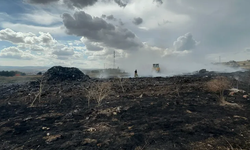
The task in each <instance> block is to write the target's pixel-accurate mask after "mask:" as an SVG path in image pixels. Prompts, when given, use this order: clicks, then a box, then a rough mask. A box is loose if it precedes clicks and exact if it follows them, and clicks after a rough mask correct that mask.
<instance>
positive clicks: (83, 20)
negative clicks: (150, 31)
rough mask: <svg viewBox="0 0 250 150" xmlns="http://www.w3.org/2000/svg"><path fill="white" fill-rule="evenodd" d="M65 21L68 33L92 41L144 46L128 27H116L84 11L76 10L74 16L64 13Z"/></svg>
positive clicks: (129, 46) (131, 46) (126, 45)
mask: <svg viewBox="0 0 250 150" xmlns="http://www.w3.org/2000/svg"><path fill="white" fill-rule="evenodd" d="M63 23H64V26H65V27H66V33H67V34H70V35H76V36H83V37H85V38H87V39H88V40H90V41H91V42H99V43H101V44H103V45H105V46H109V47H113V48H118V49H136V48H138V47H140V46H142V43H141V42H140V41H139V39H138V38H137V37H136V36H135V34H134V33H132V32H131V31H129V30H128V29H126V28H121V27H115V26H114V25H112V24H109V23H107V22H106V21H105V20H103V19H101V18H98V17H92V16H90V15H89V14H86V13H85V12H84V11H80V12H76V13H75V14H74V15H73V16H71V15H70V14H68V13H64V14H63Z"/></svg>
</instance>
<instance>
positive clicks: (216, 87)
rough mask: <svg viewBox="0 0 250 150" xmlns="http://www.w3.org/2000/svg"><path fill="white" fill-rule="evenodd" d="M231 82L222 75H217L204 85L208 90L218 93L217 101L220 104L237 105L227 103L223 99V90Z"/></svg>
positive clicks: (229, 86)
mask: <svg viewBox="0 0 250 150" xmlns="http://www.w3.org/2000/svg"><path fill="white" fill-rule="evenodd" d="M231 86H232V84H231V83H230V81H229V80H228V79H227V78H226V77H224V76H219V77H217V78H215V79H212V80H211V81H209V82H207V84H206V87H207V89H208V90H209V91H210V92H213V93H216V94H218V99H219V103H220V105H222V106H225V105H229V106H233V107H239V105H238V104H235V103H229V102H227V101H226V100H225V96H224V91H225V90H226V89H229V88H231Z"/></svg>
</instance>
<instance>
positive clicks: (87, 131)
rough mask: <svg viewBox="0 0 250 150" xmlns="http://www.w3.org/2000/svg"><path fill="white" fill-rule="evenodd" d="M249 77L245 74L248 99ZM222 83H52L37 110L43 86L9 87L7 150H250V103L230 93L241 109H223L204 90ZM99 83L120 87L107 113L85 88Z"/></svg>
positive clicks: (0, 136)
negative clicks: (39, 94) (206, 87)
mask: <svg viewBox="0 0 250 150" xmlns="http://www.w3.org/2000/svg"><path fill="white" fill-rule="evenodd" d="M246 74H248V73H237V75H239V76H240V79H241V81H240V82H239V88H240V89H243V90H245V91H247V92H248V81H247V78H243V77H241V76H245V75H246ZM223 75H226V76H227V77H229V78H232V77H233V76H234V74H223ZM215 76H217V74H213V75H200V76H199V75H190V76H176V77H167V78H163V77H158V78H128V79H122V80H121V81H120V80H119V79H115V78H113V79H90V80H88V81H86V82H77V81H72V82H60V83H57V84H49V83H44V84H43V86H44V87H43V91H42V94H41V99H40V101H39V99H37V100H36V101H35V103H34V106H33V107H30V104H31V103H32V101H33V100H34V98H35V96H36V94H37V93H38V91H39V86H40V84H39V82H38V81H33V82H29V83H24V84H16V85H13V84H11V85H1V86H0V149H1V150H21V149H24V150H30V149H33V150H43V149H46V150H47V149H48V150H58V149H74V150H96V149H107V150H180V149H183V150H215V149H221V150H227V149H230V150H232V149H250V124H249V123H250V122H249V120H250V115H249V114H250V100H249V99H248V98H243V93H236V94H235V95H234V96H228V92H227V91H226V92H225V96H226V97H227V99H226V100H227V101H228V102H234V103H237V104H238V105H240V106H241V108H234V107H230V106H220V105H219V104H218V101H217V97H216V94H214V93H210V92H208V91H207V90H206V89H205V88H204V84H205V83H206V82H207V81H209V80H211V79H212V78H214V77H215ZM232 81H233V79H232ZM99 82H110V83H112V91H113V92H112V93H111V94H110V95H109V96H108V97H106V98H105V99H104V100H103V102H102V105H101V106H97V103H96V102H95V101H94V100H92V101H91V103H90V106H88V100H87V98H86V90H84V89H85V88H87V89H88V87H89V86H90V85H92V84H94V83H99ZM121 83H122V87H123V88H122V87H121ZM233 83H235V82H233ZM245 94H246V93H245Z"/></svg>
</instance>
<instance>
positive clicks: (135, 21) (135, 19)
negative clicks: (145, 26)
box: [133, 17, 143, 25]
mask: <svg viewBox="0 0 250 150" xmlns="http://www.w3.org/2000/svg"><path fill="white" fill-rule="evenodd" d="M142 22H143V19H142V18H140V17H138V18H134V20H133V23H134V24H135V25H140V24H142Z"/></svg>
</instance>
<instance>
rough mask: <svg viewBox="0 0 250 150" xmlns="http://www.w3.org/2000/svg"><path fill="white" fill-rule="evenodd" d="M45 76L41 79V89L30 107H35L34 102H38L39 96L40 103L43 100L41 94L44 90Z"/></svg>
mask: <svg viewBox="0 0 250 150" xmlns="http://www.w3.org/2000/svg"><path fill="white" fill-rule="evenodd" d="M43 82H44V81H43V78H42V79H41V81H40V85H39V91H38V93H37V95H36V97H35V99H34V100H33V102H32V103H31V104H30V107H33V106H34V103H35V102H36V100H37V98H38V101H39V103H40V102H41V95H42V91H43V86H44V85H43Z"/></svg>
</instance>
